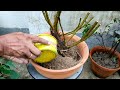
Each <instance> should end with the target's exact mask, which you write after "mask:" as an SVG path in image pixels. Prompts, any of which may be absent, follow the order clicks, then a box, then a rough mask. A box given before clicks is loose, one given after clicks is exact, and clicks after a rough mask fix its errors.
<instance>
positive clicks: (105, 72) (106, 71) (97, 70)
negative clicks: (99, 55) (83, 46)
mask: <svg viewBox="0 0 120 90" xmlns="http://www.w3.org/2000/svg"><path fill="white" fill-rule="evenodd" d="M108 50H110V48H109V47H106V48H104V47H101V46H96V47H94V48H92V49H91V50H90V55H89V56H90V60H91V69H92V71H93V73H94V74H95V75H97V76H98V77H100V78H106V77H108V76H110V75H112V74H114V73H115V72H117V71H118V70H120V54H119V52H117V51H115V53H114V55H116V56H117V57H118V60H119V67H118V68H115V69H110V68H106V67H103V66H101V65H98V64H97V63H96V62H95V61H94V60H93V58H92V55H93V54H94V53H95V52H96V51H97V52H106V51H108Z"/></svg>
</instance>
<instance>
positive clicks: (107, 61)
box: [92, 52, 119, 69]
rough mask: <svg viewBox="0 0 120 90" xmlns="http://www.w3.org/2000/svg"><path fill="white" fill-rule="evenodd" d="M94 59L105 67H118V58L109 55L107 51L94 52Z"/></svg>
mask: <svg viewBox="0 0 120 90" xmlns="http://www.w3.org/2000/svg"><path fill="white" fill-rule="evenodd" d="M92 57H93V59H94V61H95V62H96V63H97V64H99V65H101V66H103V67H106V68H110V69H113V68H117V67H119V62H118V58H117V57H116V56H112V57H111V58H110V57H109V53H106V52H95V53H94V54H93V55H92Z"/></svg>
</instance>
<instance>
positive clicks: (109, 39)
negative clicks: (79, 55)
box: [90, 18, 120, 78]
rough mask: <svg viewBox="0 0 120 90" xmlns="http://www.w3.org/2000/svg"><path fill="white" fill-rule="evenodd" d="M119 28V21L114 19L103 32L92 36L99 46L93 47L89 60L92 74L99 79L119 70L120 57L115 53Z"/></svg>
mask: <svg viewBox="0 0 120 90" xmlns="http://www.w3.org/2000/svg"><path fill="white" fill-rule="evenodd" d="M119 26H120V20H119V19H118V18H114V19H113V20H112V21H111V22H110V23H109V24H107V25H106V26H105V28H104V30H100V32H96V34H94V35H95V37H96V39H97V40H98V41H99V43H100V46H96V47H93V49H92V50H91V52H90V58H91V61H92V70H93V72H95V74H97V75H98V76H100V77H104V78H105V77H108V76H110V75H112V74H113V73H115V72H116V71H118V70H119V69H120V57H119V52H117V48H118V46H119V44H120V33H119V29H120V27H119ZM93 60H94V61H95V62H94V61H93ZM93 62H94V63H93ZM95 63H96V64H95ZM95 68H97V69H95ZM98 68H100V70H98ZM101 68H102V69H101Z"/></svg>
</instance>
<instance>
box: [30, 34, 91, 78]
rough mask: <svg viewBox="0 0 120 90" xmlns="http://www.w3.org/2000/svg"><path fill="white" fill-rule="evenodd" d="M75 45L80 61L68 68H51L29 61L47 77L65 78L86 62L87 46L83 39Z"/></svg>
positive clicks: (74, 39)
mask: <svg viewBox="0 0 120 90" xmlns="http://www.w3.org/2000/svg"><path fill="white" fill-rule="evenodd" d="M69 37H70V36H66V37H65V38H66V39H68V38H69ZM79 39H80V37H78V36H74V37H73V39H72V40H73V41H78V40H79ZM77 47H78V53H79V54H80V55H81V57H82V58H81V62H80V63H78V64H77V65H75V66H73V67H71V68H68V69H62V70H52V69H47V68H44V67H42V66H40V65H38V64H37V63H35V62H33V61H30V62H31V64H32V65H33V66H34V68H35V69H36V70H37V71H38V72H39V73H40V74H41V75H43V76H45V77H47V78H49V79H65V78H68V77H70V76H72V75H73V74H75V73H76V72H77V71H78V70H79V69H80V68H81V67H82V66H83V64H84V63H85V62H86V60H87V59H88V57H89V48H88V46H87V44H86V43H85V42H84V41H83V42H81V43H80V44H78V45H77Z"/></svg>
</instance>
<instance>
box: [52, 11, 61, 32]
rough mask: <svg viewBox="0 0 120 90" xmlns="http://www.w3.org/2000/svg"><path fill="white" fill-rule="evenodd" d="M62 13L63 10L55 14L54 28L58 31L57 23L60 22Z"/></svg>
mask: <svg viewBox="0 0 120 90" xmlns="http://www.w3.org/2000/svg"><path fill="white" fill-rule="evenodd" d="M60 14H61V11H57V13H56V14H55V16H54V24H53V27H54V30H55V31H57V24H58V19H59V17H60Z"/></svg>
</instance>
